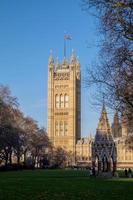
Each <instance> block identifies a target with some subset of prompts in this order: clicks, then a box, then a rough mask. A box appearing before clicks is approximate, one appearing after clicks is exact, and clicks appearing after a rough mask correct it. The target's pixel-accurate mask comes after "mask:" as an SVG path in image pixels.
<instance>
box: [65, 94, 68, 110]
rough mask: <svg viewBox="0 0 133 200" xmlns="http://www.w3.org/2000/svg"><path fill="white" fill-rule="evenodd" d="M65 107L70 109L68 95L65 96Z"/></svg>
mask: <svg viewBox="0 0 133 200" xmlns="http://www.w3.org/2000/svg"><path fill="white" fill-rule="evenodd" d="M64 107H65V108H68V95H67V94H65V96H64Z"/></svg>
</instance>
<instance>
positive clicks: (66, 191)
mask: <svg viewBox="0 0 133 200" xmlns="http://www.w3.org/2000/svg"><path fill="white" fill-rule="evenodd" d="M64 199H65V200H71V199H81V200H87V199H90V200H95V199H97V200H110V199H113V200H116V199H118V200H131V199H133V179H111V180H103V179H101V180H100V179H97V178H89V177H88V171H69V170H33V171H16V172H0V200H64Z"/></svg>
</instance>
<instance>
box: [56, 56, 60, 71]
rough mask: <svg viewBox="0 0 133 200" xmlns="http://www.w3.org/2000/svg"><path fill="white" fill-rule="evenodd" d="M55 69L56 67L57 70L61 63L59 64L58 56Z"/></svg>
mask: <svg viewBox="0 0 133 200" xmlns="http://www.w3.org/2000/svg"><path fill="white" fill-rule="evenodd" d="M55 69H56V70H58V69H60V64H59V60H58V57H57V58H56V64H55Z"/></svg>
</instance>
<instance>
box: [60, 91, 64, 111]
mask: <svg viewBox="0 0 133 200" xmlns="http://www.w3.org/2000/svg"><path fill="white" fill-rule="evenodd" d="M60 107H61V108H63V107H64V97H63V95H62V94H61V95H60Z"/></svg>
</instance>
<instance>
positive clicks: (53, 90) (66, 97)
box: [48, 51, 81, 157]
mask: <svg viewBox="0 0 133 200" xmlns="http://www.w3.org/2000/svg"><path fill="white" fill-rule="evenodd" d="M80 83H81V80H80V62H79V60H78V59H76V57H75V55H74V51H72V54H71V57H70V61H69V62H68V61H67V60H66V58H64V59H63V61H62V63H61V64H59V62H58V60H57V61H56V63H55V64H54V59H53V57H52V55H50V57H49V63H48V136H49V138H50V140H51V141H52V143H53V144H54V146H55V147H57V146H60V147H62V148H64V149H66V150H67V151H70V152H72V154H73V155H74V157H75V153H76V150H75V149H76V144H77V141H78V140H79V139H80V138H81V127H80V126H81V125H80V124H81V123H80V122H81V119H80V112H81V105H80V104H81V103H80V102H81V100H80V98H81V86H80Z"/></svg>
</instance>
